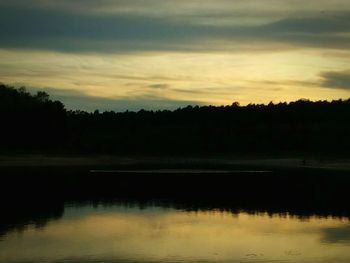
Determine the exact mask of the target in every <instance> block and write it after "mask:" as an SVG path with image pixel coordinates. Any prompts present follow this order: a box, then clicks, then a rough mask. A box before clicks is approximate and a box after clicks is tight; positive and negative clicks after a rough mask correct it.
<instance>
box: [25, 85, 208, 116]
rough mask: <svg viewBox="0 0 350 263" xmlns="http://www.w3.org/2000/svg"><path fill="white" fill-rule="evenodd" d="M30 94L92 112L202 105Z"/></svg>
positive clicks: (66, 93)
mask: <svg viewBox="0 0 350 263" xmlns="http://www.w3.org/2000/svg"><path fill="white" fill-rule="evenodd" d="M28 90H29V91H30V92H37V91H42V90H44V91H46V92H47V93H49V94H50V97H51V99H53V100H59V101H61V102H62V103H63V104H64V105H65V106H66V108H67V109H70V110H86V111H94V110H96V109H98V110H101V111H111V110H113V111H116V112H120V111H126V110H129V111H138V110H141V109H145V110H163V109H169V110H173V109H177V108H179V107H186V106H188V105H202V104H203V103H201V102H197V101H191V100H175V99H168V98H163V97H158V96H151V95H143V96H135V97H125V98H123V97H122V98H116V99H113V98H104V97H94V96H89V95H86V94H84V93H83V92H79V91H75V90H60V89H52V88H50V89H48V88H47V89H37V88H28Z"/></svg>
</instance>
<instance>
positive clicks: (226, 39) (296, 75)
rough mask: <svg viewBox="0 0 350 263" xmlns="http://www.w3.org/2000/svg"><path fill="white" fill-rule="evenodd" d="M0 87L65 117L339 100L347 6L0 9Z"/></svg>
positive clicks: (204, 3) (164, 4)
mask: <svg viewBox="0 0 350 263" xmlns="http://www.w3.org/2000/svg"><path fill="white" fill-rule="evenodd" d="M0 82H2V83H5V84H11V85H16V86H22V85H24V86H26V87H27V88H28V90H30V91H33V92H34V91H37V90H45V91H47V92H48V93H49V94H51V96H52V97H53V98H54V99H59V100H61V101H62V102H63V103H64V104H65V105H66V106H67V108H69V109H84V110H94V109H97V108H98V109H100V110H115V111H123V110H126V109H129V110H139V109H141V108H145V109H174V108H177V107H182V106H185V105H188V104H192V105H203V104H212V105H226V104H231V103H232V102H233V101H238V102H240V103H241V104H242V105H245V104H248V103H268V102H270V101H273V102H280V101H292V100H297V99H300V98H307V99H311V100H320V99H322V100H324V99H327V100H331V99H339V98H343V99H347V98H349V97H350V1H349V0H332V1H330V0H309V1H305V0H215V1H214V0H210V1H209V0H99V1H96V0H0Z"/></svg>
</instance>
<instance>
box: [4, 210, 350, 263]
mask: <svg viewBox="0 0 350 263" xmlns="http://www.w3.org/2000/svg"><path fill="white" fill-rule="evenodd" d="M0 262H4V263H5V262H6V263H14V262H16V263H19V262H23V263H24V262H26V263H27V262H28V263H29V262H56V263H57V262H71V263H77V262H108V263H110V262H323V263H327V262H332V263H333V262H337V263H342V262H344V263H345V262H350V223H349V221H348V220H347V219H339V218H338V219H335V218H317V217H311V218H307V219H298V218H296V217H292V216H282V217H281V216H278V215H275V216H269V215H267V214H248V213H245V212H241V213H238V214H232V213H230V212H220V211H215V210H212V211H200V212H193V211H190V212H189V211H183V210H177V209H173V208H163V207H159V206H147V207H143V208H140V207H137V206H134V207H130V206H129V207H127V206H123V205H108V206H103V205H97V206H92V205H79V206H76V205H66V207H65V209H64V214H63V216H62V217H61V218H56V219H52V220H51V221H48V222H47V224H45V225H42V226H40V227H38V226H34V225H30V224H29V225H28V226H27V227H26V228H25V229H24V230H22V231H9V232H7V234H5V235H4V236H2V237H1V241H0Z"/></svg>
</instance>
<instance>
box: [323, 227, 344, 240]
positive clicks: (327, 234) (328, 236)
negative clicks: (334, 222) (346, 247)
mask: <svg viewBox="0 0 350 263" xmlns="http://www.w3.org/2000/svg"><path fill="white" fill-rule="evenodd" d="M321 240H322V242H324V243H344V242H345V243H350V226H349V225H345V226H340V227H329V228H325V229H323V230H322V238H321Z"/></svg>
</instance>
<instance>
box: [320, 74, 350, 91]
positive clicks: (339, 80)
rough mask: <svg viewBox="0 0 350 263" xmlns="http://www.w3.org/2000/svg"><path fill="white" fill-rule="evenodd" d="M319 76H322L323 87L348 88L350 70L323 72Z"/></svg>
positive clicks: (349, 86)
mask: <svg viewBox="0 0 350 263" xmlns="http://www.w3.org/2000/svg"><path fill="white" fill-rule="evenodd" d="M321 77H322V78H323V80H322V82H321V84H322V86H324V87H327V88H336V89H346V90H350V71H343V72H336V71H330V72H323V73H322V74H321Z"/></svg>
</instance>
